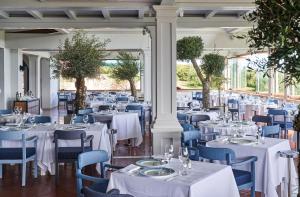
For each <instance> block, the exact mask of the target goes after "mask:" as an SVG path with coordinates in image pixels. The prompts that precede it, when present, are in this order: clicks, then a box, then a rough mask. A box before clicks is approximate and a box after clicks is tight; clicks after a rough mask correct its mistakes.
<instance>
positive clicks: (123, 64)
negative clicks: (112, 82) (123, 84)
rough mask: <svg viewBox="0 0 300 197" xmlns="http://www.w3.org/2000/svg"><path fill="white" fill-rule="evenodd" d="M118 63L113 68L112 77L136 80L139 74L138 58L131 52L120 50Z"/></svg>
mask: <svg viewBox="0 0 300 197" xmlns="http://www.w3.org/2000/svg"><path fill="white" fill-rule="evenodd" d="M117 58H118V59H119V60H118V63H117V65H116V66H115V67H114V68H112V72H111V77H112V78H115V79H118V80H134V79H135V78H136V77H137V75H138V74H139V67H138V63H137V61H136V58H135V57H134V56H133V55H132V54H131V53H126V52H119V55H118V57H117Z"/></svg>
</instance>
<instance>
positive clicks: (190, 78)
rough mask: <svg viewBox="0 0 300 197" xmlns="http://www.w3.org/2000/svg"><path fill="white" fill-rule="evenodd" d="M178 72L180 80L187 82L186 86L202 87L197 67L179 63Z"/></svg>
mask: <svg viewBox="0 0 300 197" xmlns="http://www.w3.org/2000/svg"><path fill="white" fill-rule="evenodd" d="M176 73H177V78H178V81H182V82H186V83H184V86H185V87H186V88H200V87H201V82H200V80H199V78H198V76H197V74H196V72H195V69H194V68H193V67H192V66H191V65H188V64H186V65H177V67H176ZM183 88H184V87H183Z"/></svg>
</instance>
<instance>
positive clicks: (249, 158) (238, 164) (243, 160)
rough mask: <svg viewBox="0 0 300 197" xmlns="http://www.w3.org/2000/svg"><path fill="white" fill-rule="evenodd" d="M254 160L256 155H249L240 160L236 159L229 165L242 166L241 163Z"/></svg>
mask: <svg viewBox="0 0 300 197" xmlns="http://www.w3.org/2000/svg"><path fill="white" fill-rule="evenodd" d="M255 161H257V157H256V156H250V157H246V158H244V159H242V160H237V161H235V162H233V163H231V166H232V167H236V166H242V165H245V164H248V163H252V162H255Z"/></svg>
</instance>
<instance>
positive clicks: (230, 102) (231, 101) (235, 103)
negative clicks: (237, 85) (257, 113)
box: [227, 99, 239, 109]
mask: <svg viewBox="0 0 300 197" xmlns="http://www.w3.org/2000/svg"><path fill="white" fill-rule="evenodd" d="M227 104H228V108H234V109H238V108H239V101H238V100H236V99H228V101H227Z"/></svg>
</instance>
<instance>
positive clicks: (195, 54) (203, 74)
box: [177, 36, 225, 108]
mask: <svg viewBox="0 0 300 197" xmlns="http://www.w3.org/2000/svg"><path fill="white" fill-rule="evenodd" d="M202 52H203V42H202V39H201V37H199V36H193V37H184V38H182V39H180V40H178V41H177V59H179V60H182V61H190V62H192V65H193V67H194V69H195V71H196V74H197V76H198V78H199V80H200V81H201V83H202V92H203V101H202V103H203V107H204V108H209V105H210V103H209V101H210V98H209V97H210V88H211V80H212V77H213V76H221V75H222V73H223V70H224V68H225V58H224V57H223V56H221V55H218V54H214V53H211V54H207V55H204V56H203V57H202V64H201V65H198V63H197V61H196V59H199V58H200V57H201V54H202Z"/></svg>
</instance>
